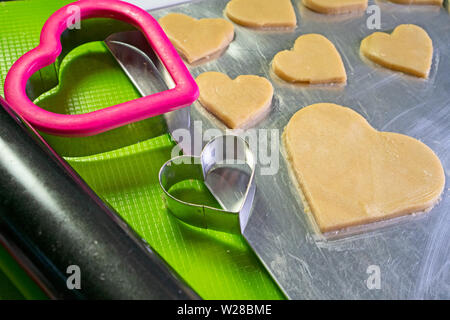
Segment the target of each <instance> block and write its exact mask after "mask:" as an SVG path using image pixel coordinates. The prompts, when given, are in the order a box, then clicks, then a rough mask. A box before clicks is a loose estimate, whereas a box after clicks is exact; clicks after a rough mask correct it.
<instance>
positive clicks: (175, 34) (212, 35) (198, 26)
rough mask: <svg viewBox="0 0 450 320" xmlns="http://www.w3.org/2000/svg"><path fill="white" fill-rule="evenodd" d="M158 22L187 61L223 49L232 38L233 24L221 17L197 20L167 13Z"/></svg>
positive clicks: (198, 58)
mask: <svg viewBox="0 0 450 320" xmlns="http://www.w3.org/2000/svg"><path fill="white" fill-rule="evenodd" d="M158 22H159V23H160V25H161V27H162V28H163V29H164V31H165V32H166V34H167V36H168V37H169V39H170V41H171V42H172V44H173V45H174V46H175V48H176V49H177V50H178V51H179V52H180V53H181V55H182V56H183V57H184V58H185V59H186V60H187V61H188V62H189V63H193V62H196V61H198V60H201V59H204V58H208V57H210V56H212V55H215V54H217V53H219V52H221V51H223V50H224V49H225V48H226V47H227V46H228V45H229V44H230V42H231V41H233V38H234V27H233V24H232V23H231V22H229V21H227V20H225V19H222V18H215V19H200V20H197V19H194V18H192V17H190V16H187V15H185V14H181V13H169V14H168V15H166V16H164V17H162V18H161V19H159V21H158Z"/></svg>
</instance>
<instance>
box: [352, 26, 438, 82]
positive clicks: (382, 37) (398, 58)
mask: <svg viewBox="0 0 450 320" xmlns="http://www.w3.org/2000/svg"><path fill="white" fill-rule="evenodd" d="M360 50H361V52H362V54H363V55H364V56H366V57H367V58H369V59H370V60H372V61H374V62H376V63H378V64H380V65H382V66H384V67H387V68H389V69H392V70H398V71H402V72H405V73H409V74H412V75H414V76H417V77H422V78H427V77H428V73H429V72H430V68H431V62H432V59H433V43H432V41H431V38H430V37H429V36H428V34H427V32H426V31H425V30H423V29H422V28H420V27H418V26H416V25H414V24H402V25H399V26H398V27H396V28H395V29H394V31H393V32H392V34H390V35H389V34H387V33H384V32H375V33H372V34H371V35H370V36H368V37H366V38H364V39H363V41H362V42H361V47H360Z"/></svg>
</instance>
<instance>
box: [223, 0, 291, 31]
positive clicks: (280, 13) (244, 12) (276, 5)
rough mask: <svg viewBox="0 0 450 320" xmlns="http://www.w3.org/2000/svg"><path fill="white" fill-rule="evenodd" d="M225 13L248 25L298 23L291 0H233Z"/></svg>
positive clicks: (280, 26)
mask: <svg viewBox="0 0 450 320" xmlns="http://www.w3.org/2000/svg"><path fill="white" fill-rule="evenodd" d="M225 13H226V15H227V17H228V18H230V19H231V20H232V21H234V22H236V23H237V24H240V25H242V26H246V27H252V28H294V27H295V26H296V25H297V18H296V17H295V11H294V8H293V7H292V3H291V0H231V1H230V2H228V4H227V6H226V8H225Z"/></svg>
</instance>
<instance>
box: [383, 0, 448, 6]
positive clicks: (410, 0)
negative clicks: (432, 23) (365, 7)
mask: <svg viewBox="0 0 450 320" xmlns="http://www.w3.org/2000/svg"><path fill="white" fill-rule="evenodd" d="M389 1H390V2H394V3H398V4H422V5H437V6H442V4H443V3H444V0H389Z"/></svg>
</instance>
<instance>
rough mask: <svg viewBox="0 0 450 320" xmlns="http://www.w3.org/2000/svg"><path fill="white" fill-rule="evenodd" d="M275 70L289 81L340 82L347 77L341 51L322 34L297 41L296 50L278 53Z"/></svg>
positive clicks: (274, 64)
mask: <svg viewBox="0 0 450 320" xmlns="http://www.w3.org/2000/svg"><path fill="white" fill-rule="evenodd" d="M272 69H273V71H274V72H275V74H276V75H278V76H279V77H280V78H281V79H283V80H285V81H288V82H303V83H311V84H316V83H339V82H346V80H347V74H346V72H345V67H344V63H343V62H342V59H341V56H340V55H339V52H338V51H337V50H336V47H335V46H334V45H333V43H331V41H330V40H328V39H327V38H325V37H324V36H322V35H320V34H315V33H311V34H306V35H302V36H300V37H298V38H297V40H296V41H295V44H294V48H293V50H291V51H289V50H284V51H281V52H278V53H277V54H276V55H275V57H274V58H273V62H272Z"/></svg>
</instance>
